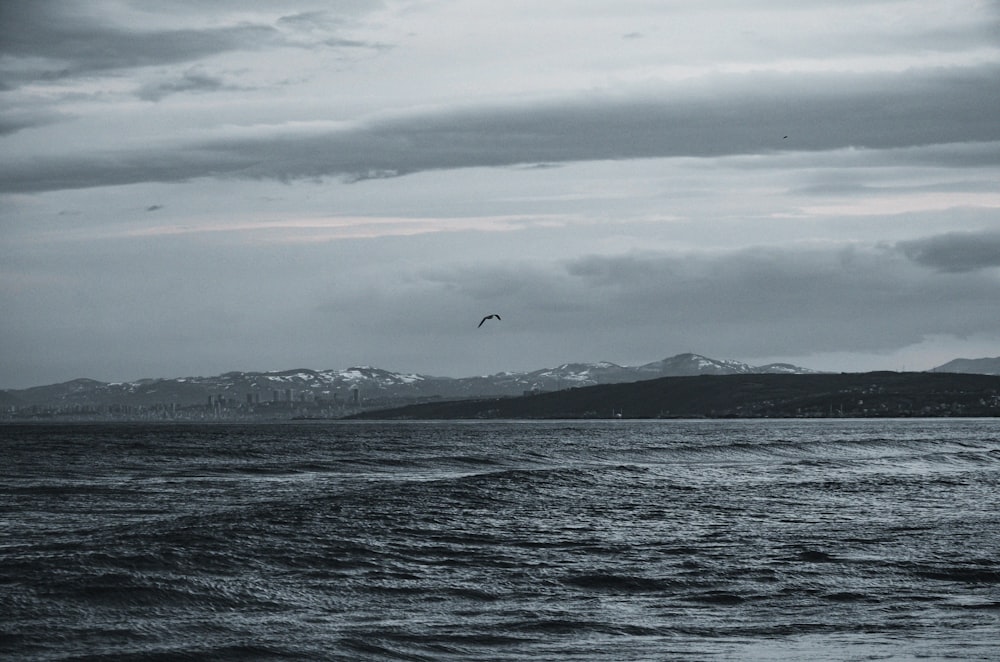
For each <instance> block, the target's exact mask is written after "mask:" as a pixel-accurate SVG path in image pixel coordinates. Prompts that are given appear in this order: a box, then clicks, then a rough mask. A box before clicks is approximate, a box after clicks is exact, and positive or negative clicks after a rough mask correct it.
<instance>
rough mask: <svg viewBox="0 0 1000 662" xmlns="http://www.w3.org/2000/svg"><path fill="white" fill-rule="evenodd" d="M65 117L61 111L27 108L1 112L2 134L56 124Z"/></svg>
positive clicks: (0, 125)
mask: <svg viewBox="0 0 1000 662" xmlns="http://www.w3.org/2000/svg"><path fill="white" fill-rule="evenodd" d="M64 119H65V117H64V116H63V115H61V114H59V113H53V112H47V111H42V112H37V113H29V112H28V111H26V110H20V111H13V112H8V113H3V114H0V136H5V135H12V134H14V133H17V132H19V131H23V130H25V129H34V128H38V127H42V126H48V125H50V124H56V123H57V122H61V121H63V120H64Z"/></svg>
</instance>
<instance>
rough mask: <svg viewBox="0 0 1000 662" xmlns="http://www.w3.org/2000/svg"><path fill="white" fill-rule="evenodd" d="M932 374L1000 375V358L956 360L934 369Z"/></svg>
mask: <svg viewBox="0 0 1000 662" xmlns="http://www.w3.org/2000/svg"><path fill="white" fill-rule="evenodd" d="M931 372H960V373H966V374H977V375H1000V356H998V357H996V358H992V359H988V358H987V359H955V360H953V361H948V362H947V363H945V364H944V365H939V366H938V367H936V368H932V369H931Z"/></svg>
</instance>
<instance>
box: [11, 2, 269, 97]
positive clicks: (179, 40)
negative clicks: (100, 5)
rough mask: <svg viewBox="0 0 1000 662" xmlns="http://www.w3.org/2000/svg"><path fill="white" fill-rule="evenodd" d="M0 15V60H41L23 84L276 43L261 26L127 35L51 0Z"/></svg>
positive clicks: (16, 5) (19, 74)
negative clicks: (0, 55)
mask: <svg viewBox="0 0 1000 662" xmlns="http://www.w3.org/2000/svg"><path fill="white" fill-rule="evenodd" d="M3 5H4V8H3V9H2V10H0V26H2V27H0V54H2V55H5V56H8V57H9V58H15V59H35V58H41V59H43V60H44V61H46V62H48V64H47V65H45V66H43V67H42V69H41V72H38V70H37V64H36V65H33V67H32V68H31V69H21V70H20V71H18V69H17V65H16V63H15V64H14V65H10V64H8V67H10V68H12V69H13V70H14V75H13V77H14V78H15V79H17V78H19V79H21V82H25V80H31V79H37V78H65V77H69V76H78V75H83V74H92V73H95V72H103V71H110V70H117V69H130V68H135V67H146V66H152V65H162V64H174V63H178V62H190V61H193V60H197V59H200V58H203V57H205V56H208V55H214V54H218V53H223V52H226V51H231V50H239V49H247V50H254V49H257V48H259V47H260V45H261V44H263V43H268V42H273V41H274V40H275V39H276V38H278V36H279V33H278V31H277V30H276V29H274V28H273V27H270V26H265V25H235V26H225V27H213V28H204V29H171V30H145V31H139V30H130V29H126V28H121V27H116V26H113V25H109V24H108V23H107V22H106V21H102V20H98V19H96V18H93V17H89V16H86V15H84V14H82V13H76V12H78V11H81V8H79V7H77V6H68V5H66V4H64V3H60V2H54V1H52V0H37V1H35V0H31V1H23V0H22V1H19V0H10V2H5V3H3Z"/></svg>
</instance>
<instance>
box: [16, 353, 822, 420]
mask: <svg viewBox="0 0 1000 662" xmlns="http://www.w3.org/2000/svg"><path fill="white" fill-rule="evenodd" d="M764 372H771V373H773V372H781V373H796V374H799V373H811V372H814V371H812V370H807V369H805V368H799V367H797V366H792V365H788V364H772V365H769V366H760V367H755V366H751V365H748V364H746V363H741V362H739V361H719V360H716V359H710V358H706V357H704V356H700V355H697V354H679V355H677V356H673V357H670V358H666V359H663V360H662V361H655V362H653V363H647V364H645V365H641V366H638V367H629V366H620V365H617V364H615V363H609V362H600V363H566V364H563V365H560V366H557V367H555V368H543V369H541V370H534V371H531V372H500V373H496V374H493V375H485V376H480V377H463V378H451V377H431V376H428V375H419V374H408V373H398V372H391V371H388V370H383V369H380V368H374V367H371V366H355V367H351V368H347V369H344V370H310V369H306V368H301V369H297V370H283V371H276V372H227V373H225V374H222V375H217V376H214V377H181V378H176V379H141V380H138V381H135V382H114V383H105V382H99V381H95V380H92V379H76V380H73V381H70V382H65V383H62V384H53V385H50V386H39V387H35V388H29V389H24V390H20V391H5V392H0V393H2V394H3V396H4V397H3V399H2V402H3V406H5V407H15V408H19V407H26V406H28V407H30V406H33V405H36V406H45V407H57V408H66V407H72V406H79V407H102V406H104V407H106V406H110V405H127V406H140V407H150V406H162V405H176V406H192V405H206V404H209V403H218V402H221V403H224V404H225V405H226V406H235V405H246V406H247V407H255V406H259V405H261V404H262V403H263V404H265V405H270V406H272V407H273V406H277V405H279V404H280V405H282V406H283V407H286V408H289V407H293V406H295V405H296V403H303V404H312V405H315V404H317V403H327V404H331V405H333V406H338V405H339V406H354V405H356V406H366V405H367V406H387V405H392V404H400V403H405V402H414V401H420V400H426V399H433V398H444V399H448V398H467V397H484V396H510V395H523V394H525V393H531V392H543V391H556V390H562V389H566V388H573V387H579V386H593V385H596V384H614V383H622V382H634V381H640V380H644V379H656V378H658V377H674V376H687V375H706V374H707V375H726V374H746V373H764Z"/></svg>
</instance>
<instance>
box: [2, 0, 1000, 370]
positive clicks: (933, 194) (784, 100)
mask: <svg viewBox="0 0 1000 662" xmlns="http://www.w3.org/2000/svg"><path fill="white" fill-rule="evenodd" d="M998 34H1000V4H998V3H997V2H981V1H979V0H935V1H933V2H931V1H930V0H893V1H890V0H870V1H867V2H863V3H856V2H834V1H833V0H809V1H804V2H787V1H785V0H779V1H778V2H774V1H773V0H768V1H767V2H764V1H763V0H761V1H757V0H747V1H745V2H740V3H734V2H730V1H729V0H706V1H705V2H700V3H687V2H650V1H645V0H634V1H632V0H629V1H627V2H621V3H610V2H598V1H597V0H576V1H574V2H572V3H570V2H563V1H559V0H557V1H554V2H547V3H529V2H524V1H522V0H514V1H512V2H505V3H490V2H485V1H481V0H461V1H459V0H444V1H442V2H433V3H429V2H424V1H422V0H370V1H369V0H347V1H344V2H335V3H330V2H327V1H323V0H284V1H281V2H274V3H265V4H264V5H263V6H259V7H258V6H253V7H249V6H247V5H246V4H245V3H237V2H231V1H229V0H226V1H222V2H215V3H195V2H191V1H190V0H173V1H166V2H158V3H140V2H134V1H132V0H92V1H90V2H86V3H65V2H57V1H55V0H31V1H26V0H11V1H9V2H4V3H2V4H0V100H2V106H0V108H2V110H0V224H2V225H0V310H2V311H3V314H2V316H0V389H18V388H26V387H30V386H37V385H43V384H52V383H58V382H64V381H68V380H71V379H74V378H79V377H87V378H93V379H97V380H101V381H108V382H112V381H134V380H138V379H141V378H144V377H155V378H159V377H162V378H174V377H183V376H189V375H210V374H221V373H224V372H227V371H232V370H241V371H267V370H284V369H291V368H298V367H305V368H312V369H317V370H320V369H331V368H345V367H349V366H352V365H372V366H377V367H380V368H383V369H387V370H393V371H398V372H410V373H420V374H434V375H439V376H451V377H464V376H470V375H485V374H493V373H496V372H500V371H506V370H510V371H518V370H533V369H537V368H539V367H542V366H555V365H559V364H562V363H568V362H575V361H584V362H591V361H601V360H605V361H611V362H614V363H617V364H619V365H639V364H642V363H646V362H649V361H655V360H658V359H661V358H664V357H668V356H672V355H676V354H679V353H683V352H694V353H697V354H702V355H705V356H709V357H713V358H718V359H734V360H738V361H742V362H746V363H750V364H754V365H763V364H767V363H773V362H787V363H792V364H796V365H800V366H803V367H806V368H811V369H815V370H826V371H859V372H860V371H868V370H902V369H907V370H914V371H921V370H928V369H930V368H933V367H935V366H938V365H941V364H944V363H946V362H948V361H951V360H953V359H957V358H980V357H995V356H998V355H1000V305H997V300H998V297H997V292H1000V117H998V114H997V112H996V99H998V98H1000V40H998V38H997V35H998ZM489 314H499V315H500V316H501V317H502V322H497V321H496V320H491V322H496V323H487V324H483V325H481V327H477V324H479V323H480V320H481V319H482V318H483V316H485V315H489Z"/></svg>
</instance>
